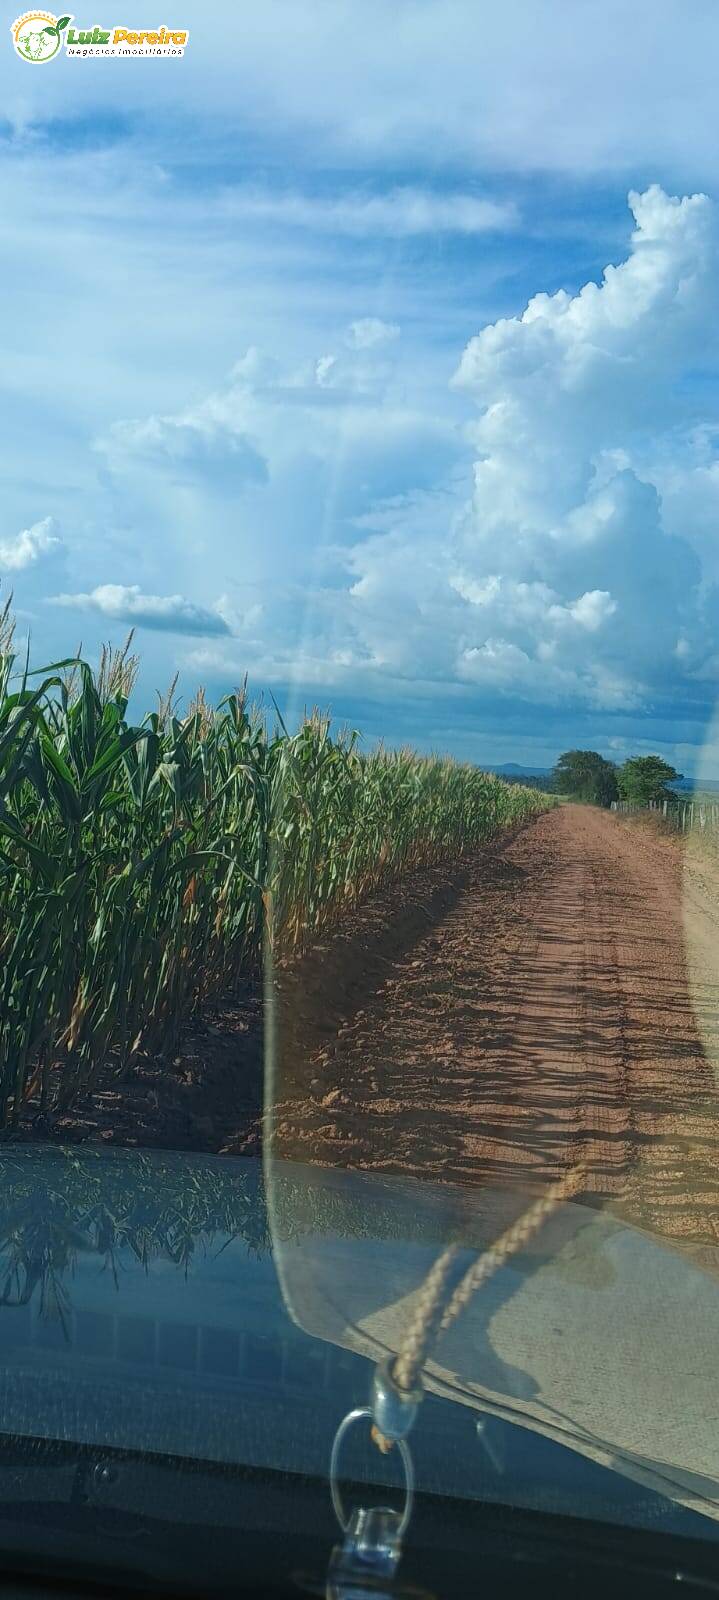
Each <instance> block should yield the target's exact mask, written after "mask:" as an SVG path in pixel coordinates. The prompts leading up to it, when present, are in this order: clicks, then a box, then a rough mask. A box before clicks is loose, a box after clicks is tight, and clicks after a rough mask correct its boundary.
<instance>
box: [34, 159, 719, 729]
mask: <svg viewBox="0 0 719 1600" xmlns="http://www.w3.org/2000/svg"><path fill="white" fill-rule="evenodd" d="M630 205H631V210H632V213H633V217H634V224H635V226H634V231H633V233H632V235H631V238H630V241H629V245H628V248H627V250H626V252H625V259H624V260H620V261H619V264H618V265H610V266H608V267H607V268H606V270H605V272H604V273H603V274H602V276H601V278H600V280H599V281H598V282H590V283H587V284H585V285H584V287H582V288H580V289H579V290H578V292H576V293H574V294H570V293H569V292H567V291H566V290H562V291H560V292H558V293H556V294H553V295H546V294H542V293H539V294H536V295H534V296H533V297H532V298H531V299H530V300H529V302H528V304H527V305H526V306H525V307H524V309H519V310H518V313H517V315H515V316H513V317H506V318H502V319H499V320H497V321H495V322H493V323H488V324H487V325H486V326H485V327H484V328H482V329H481V330H480V331H479V332H478V333H477V334H476V336H474V337H473V338H472V339H470V340H469V342H468V344H467V346H466V349H465V350H464V352H463V353H462V354H461V359H460V360H459V364H458V368H457V376H456V381H455V383H454V385H453V387H452V390H451V393H450V394H449V396H448V397H447V399H446V401H445V399H444V397H442V396H440V397H439V398H438V397H437V393H436V391H434V390H433V391H427V392H425V391H423V390H422V387H421V381H420V378H419V377H418V372H421V367H418V365H417V364H416V362H415V364H414V365H413V364H412V359H411V350H410V349H409V340H408V339H406V338H403V339H401V340H400V339H397V338H396V337H394V326H395V325H394V324H385V323H384V322H383V321H382V320H381V319H379V318H358V319H355V320H354V321H350V322H348V321H347V320H346V319H345V318H343V319H342V320H341V321H339V322H338V323H337V324H335V326H336V327H339V330H340V331H339V333H338V335H337V341H336V349H335V350H334V351H332V350H331V349H330V350H329V351H328V349H327V346H326V345H325V346H324V352H323V353H320V354H318V353H317V351H318V350H319V351H320V352H322V351H323V346H322V345H318V346H317V347H316V348H315V354H314V355H310V356H307V355H305V356H304V357H303V359H302V360H301V361H299V362H298V361H295V360H293V359H292V358H291V357H290V356H288V354H287V352H286V351H285V352H284V355H283V359H282V360H280V361H277V362H276V361H274V360H272V359H270V358H268V357H267V356H265V355H263V353H262V352H261V351H259V350H257V349H254V348H253V349H251V350H250V351H248V352H247V354H246V355H245V356H244V357H242V358H241V360H240V361H238V362H236V364H235V365H234V366H233V367H232V368H231V371H230V375H229V378H228V380H227V381H226V383H224V384H219V385H218V386H217V387H216V388H215V389H213V390H211V391H210V392H209V393H208V394H206V396H205V397H204V398H200V399H199V400H195V401H194V402H193V403H192V404H191V405H185V406H184V407H180V408H178V410H177V411H176V412H171V411H167V412H163V413H161V414H160V413H158V414H157V415H152V416H151V417H149V418H147V419H144V420H143V419H139V420H135V421H130V422H119V423H116V424H115V425H114V427H113V428H111V429H110V430H109V433H107V434H106V436H105V441H104V444H103V446H102V448H103V449H104V451H105V453H106V455H107V456H108V458H109V459H110V461H111V464H112V466H113V468H114V469H115V471H116V473H120V472H122V473H123V474H124V476H123V479H122V496H123V502H122V503H123V513H125V507H126V503H127V497H128V496H131V495H133V494H134V493H135V489H136V480H137V478H138V476H139V477H140V478H142V472H141V469H142V467H143V465H147V463H148V460H149V462H150V464H151V465H152V468H153V472H155V473H156V471H157V469H158V468H159V467H162V470H163V473H164V474H165V476H164V477H163V478H162V480H161V481H160V482H158V484H157V485H156V488H157V492H156V494H155V498H154V500H153V501H152V509H153V526H154V525H155V522H154V518H155V516H157V517H159V518H161V519H162V518H164V519H165V520H164V523H161V526H162V527H164V529H165V533H166V537H167V539H168V540H171V541H172V543H171V546H170V548H171V549H172V550H173V551H174V552H176V560H177V563H178V570H177V572H176V575H175V577H174V580H173V582H174V584H175V585H176V586H177V587H178V588H180V589H181V590H182V591H183V592H184V593H185V594H187V593H193V592H194V590H193V589H192V588H191V587H190V584H191V583H192V581H193V579H192V569H193V563H194V568H195V571H196V569H197V563H198V561H200V562H203V561H205V560H211V561H212V570H213V572H217V587H218V589H220V588H222V589H223V590H224V591H225V597H224V598H223V601H222V602H221V603H219V602H218V603H217V604H216V605H215V606H214V607H213V608H212V609H211V611H210V612H209V613H208V612H204V613H203V616H204V620H202V621H201V622H199V623H198V622H197V619H196V618H194V619H193V618H190V625H189V626H186V627H185V628H184V629H183V630H182V631H185V632H196V633H202V632H207V633H215V634H218V635H221V634H222V633H223V631H225V632H227V633H228V634H229V633H231V634H232V636H233V639H232V643H229V642H227V643H225V642H223V641H222V640H220V641H219V643H218V644H214V643H213V644H212V645H211V647H210V648H209V650H208V649H206V648H204V647H203V650H202V651H201V652H199V653H198V652H197V651H194V652H193V653H192V658H191V663H190V664H191V666H192V669H193V670H197V669H202V670H207V671H211V670H214V671H216V673H217V675H218V677H220V678H221V677H222V675H223V674H224V673H230V672H235V671H236V670H237V667H238V666H239V665H240V659H241V658H242V661H243V662H244V665H245V666H246V667H247V668H248V669H249V670H250V671H251V672H252V673H253V674H254V675H255V677H256V678H257V679H259V681H270V682H273V683H278V682H287V681H288V680H294V681H295V682H296V683H297V685H298V689H299V688H301V685H302V684H310V683H311V684H312V685H319V686H321V685H323V684H324V686H325V688H326V689H327V690H329V691H331V690H332V688H333V686H335V685H339V686H341V687H342V688H343V689H347V690H348V691H349V692H354V693H359V692H362V693H364V694H365V695H367V696H369V695H371V696H374V697H376V698H377V699H385V700H387V699H388V698H393V699H395V700H396V701H397V702H398V703H401V704H404V702H405V700H406V699H407V698H408V697H412V696H414V695H416V694H418V693H420V692H422V693H426V694H427V695H430V694H431V695H434V696H435V697H436V698H438V699H441V697H442V696H445V697H446V696H450V697H455V699H461V700H462V703H463V704H471V705H472V706H474V707H475V708H476V709H477V715H480V714H485V712H486V708H487V707H490V706H496V705H497V704H498V703H499V702H500V701H504V703H509V702H510V701H511V702H515V703H516V702H520V703H522V704H524V705H527V704H531V705H533V706H541V707H544V708H545V710H546V708H547V707H569V708H572V714H573V712H574V710H576V709H577V708H579V709H582V708H583V709H584V710H586V711H588V712H594V711H597V710H602V709H604V710H608V711H612V712H624V713H629V712H641V713H643V714H649V713H651V712H652V708H653V707H654V706H656V705H658V704H659V705H662V706H665V707H668V706H671V705H672V704H673V703H678V702H679V701H680V700H681V699H682V697H685V698H686V697H687V696H688V697H689V699H690V700H692V699H693V701H694V703H696V704H697V705H698V704H700V703H701V702H702V695H704V696H705V698H706V696H708V695H710V694H711V693H712V692H713V688H712V687H711V686H712V685H713V684H714V682H715V681H716V676H717V668H716V655H717V653H716V648H715V643H714V641H715V638H716V634H717V625H718V624H719V593H715V592H714V590H713V588H712V583H713V580H714V577H715V576H716V572H715V570H714V569H712V568H711V566H710V564H708V556H709V550H710V548H711V537H710V519H709V514H708V512H707V511H706V507H705V508H704V512H703V515H704V522H703V525H702V529H701V532H700V533H699V532H698V531H697V518H696V516H695V511H696V505H697V497H698V491H697V489H696V482H695V481H694V480H693V485H694V486H693V498H692V494H690V493H689V492H688V491H687V492H686V493H685V487H686V483H687V473H688V472H689V471H691V472H692V473H694V477H695V478H696V472H697V471H699V470H700V471H701V472H702V473H703V474H704V477H705V478H708V477H709V476H710V475H711V478H712V482H713V478H714V473H715V471H716V475H717V481H719V465H718V463H717V459H715V453H716V447H717V441H718V437H719V436H717V434H716V433H713V432H712V430H711V428H710V427H709V426H708V425H705V424H702V419H701V415H698V407H697V398H696V393H692V394H691V396H690V398H689V399H688V394H689V389H688V384H687V379H688V377H690V376H691V374H692V372H693V371H694V369H695V367H696V366H697V365H698V364H699V363H700V362H701V363H702V365H703V369H704V370H705V371H706V372H707V373H712V374H716V373H717V371H719V339H718V337H717V334H716V333H715V331H714V315H713V306H714V301H715V295H716V289H717V283H718V281H719V251H718V247H717V230H716V222H715V211H714V206H713V204H712V202H711V201H709V200H708V199H707V198H706V197H705V196H703V195H695V196H689V197H685V198H683V199H673V198H671V197H669V196H667V195H666V194H664V193H663V191H662V190H660V189H659V188H657V187H656V186H653V187H652V188H650V189H649V190H647V192H646V193H645V194H643V195H637V194H634V193H633V194H632V195H631V196H630ZM343 330H344V331H343ZM387 330H389V332H388V331H387ZM458 354H459V352H458ZM697 392H698V393H699V394H700V395H702V394H704V393H706V392H708V391H707V390H706V389H702V390H699V391H697ZM428 396H429V397H428ZM468 405H473V406H476V414H475V415H474V417H473V419H472V420H471V422H469V423H468V422H467V421H466V416H467V407H468ZM460 416H461V417H462V427H461V428H460V427H459V426H458V420H457V419H458V418H459V417H460ZM198 441H201V448H200V446H199V445H198ZM697 441H699V442H697ZM235 447H236V448H237V451H238V452H239V455H240V462H241V467H240V471H239V473H238V475H237V478H236V481H235V483H234V484H232V485H229V484H228V483H227V482H225V483H224V486H223V493H224V498H218V499H217V501H216V502H215V501H213V503H212V518H211V522H210V525H209V528H206V524H207V522H208V519H207V515H206V510H207V506H206V501H205V500H204V498H203V497H202V496H201V495H200V494H198V495H197V498H196V499H195V498H193V497H192V496H190V495H188V493H187V479H186V478H185V477H184V476H182V481H181V492H180V493H179V494H178V495H176V496H175V495H173V494H171V493H168V490H167V484H166V477H169V478H170V480H171V488H173V489H174V488H175V487H176V485H177V464H178V460H179V461H180V462H181V463H183V464H184V463H186V460H187V458H188V457H189V458H190V459H191V460H192V463H193V470H194V474H195V481H196V482H197V483H199V481H200V478H201V476H202V474H203V473H208V474H209V478H210V487H213V486H214V485H215V484H216V482H217V481H218V479H220V478H221V474H220V472H219V463H221V461H222V460H223V459H224V456H226V455H227V454H228V453H229V454H230V456H232V452H233V450H234V449H235ZM244 452H250V453H251V456H250V459H251V460H255V461H256V462H259V463H260V464H261V468H260V467H251V466H249V465H248V463H247V460H246V457H245V454H244ZM471 457H473V461H472V459H471ZM668 484H669V485H671V522H668V520H667V517H666V515H665V510H666V501H667V497H668V496H669V490H668V489H667V487H666V486H667V485H668ZM148 492H149V491H148ZM138 503H139V505H140V506H141V507H142V506H143V502H142V498H141V496H140V499H139V502H138ZM144 511H145V515H144V521H145V523H147V521H148V518H147V512H146V502H145V504H144ZM705 553H706V555H707V561H706V562H705V561H704V554H705ZM148 559H150V557H149V555H148ZM183 563H184V565H183ZM703 563H704V564H703ZM717 565H719V563H717ZM116 570H117V569H116ZM131 570H133V569H131ZM134 570H136V571H138V570H139V569H138V568H135V569H134ZM146 570H147V569H146V568H145V567H143V568H142V571H143V580H144V581H143V585H142V592H141V591H140V589H139V588H136V589H135V590H128V591H126V590H118V589H117V588H115V586H101V587H100V589H98V590H92V589H91V583H86V584H83V585H81V584H80V583H78V584H77V588H78V589H80V588H81V587H82V590H83V594H82V596H80V600H78V597H77V596H75V597H74V599H73V597H70V600H69V601H68V600H67V599H66V601H65V603H75V604H78V603H80V601H82V603H85V604H87V603H91V604H92V606H93V608H94V609H95V610H96V611H98V610H100V611H102V612H103V614H105V615H107V614H109V612H108V606H109V605H110V604H112V605H113V606H114V607H115V614H116V615H118V616H120V615H122V617H123V619H124V620H132V618H133V617H136V616H137V614H138V611H139V610H140V609H144V612H145V617H147V616H148V615H149V614H150V613H152V612H154V615H155V620H154V622H152V623H148V625H151V626H154V627H156V628H159V627H163V626H164V627H169V626H170V624H169V622H168V621H167V609H166V610H165V612H164V613H162V615H163V619H164V620H162V621H158V620H157V616H158V614H160V613H159V612H158V607H159V608H162V607H165V608H167V607H168V606H169V607H170V609H173V608H175V607H176V605H177V604H178V603H181V604H182V605H185V606H186V605H188V604H189V602H185V601H182V602H178V601H177V599H176V598H171V599H170V600H167V599H163V598H162V597H158V596H157V595H156V594H155V593H154V591H156V590H157V589H158V588H161V587H162V585H161V583H160V582H159V581H158V579H157V576H154V577H153V578H152V580H151V581H149V582H148V581H146V580H145V573H146ZM86 590H90V591H91V592H90V593H89V594H88V593H86V592H85V591H86ZM145 590H148V591H149V590H152V591H153V593H152V594H150V593H148V594H145V593H144V591H145ZM108 593H109V594H110V595H112V596H113V597H114V598H113V599H112V600H111V601H109V600H108V599H107V598H104V599H101V600H99V601H98V599H97V596H98V595H100V596H106V595H107V594H108ZM153 594H154V598H153ZM118 595H119V599H118ZM128 595H132V596H133V599H132V603H131V602H130V601H129V600H128V599H127V596H128ZM148 603H149V604H148ZM195 609H196V608H195ZM200 609H202V608H200ZM208 616H209V617H210V618H211V625H208V622H207V617H208ZM218 619H219V621H218ZM172 625H173V626H175V625H176V624H175V623H173V624H172ZM702 684H705V685H709V686H710V687H709V688H707V689H706V690H702V687H701V685H702ZM482 708H484V710H483V709H482Z"/></svg>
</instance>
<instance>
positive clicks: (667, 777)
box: [553, 750, 682, 806]
mask: <svg viewBox="0 0 719 1600" xmlns="http://www.w3.org/2000/svg"><path fill="white" fill-rule="evenodd" d="M681 776H682V774H681V772H677V771H675V769H674V767H672V766H670V765H669V762H668V761H663V760H662V757H661V756H632V757H631V759H630V760H628V761H625V762H624V763H623V765H622V766H617V765H616V764H615V763H614V762H613V761H607V760H606V759H605V757H604V756H600V755H599V753H598V752H597V751H596V750H565V752H564V754H563V755H561V756H560V757H559V760H558V761H557V764H556V766H555V768H554V773H553V787H554V789H555V791H556V793H557V794H564V795H569V796H571V798H572V799H573V800H583V801H585V802H586V803H588V804H590V805H595V806H611V804H612V801H614V800H628V801H630V802H631V803H632V804H634V805H641V806H646V805H649V804H650V802H652V801H657V802H661V801H663V800H671V799H674V798H676V797H675V796H674V795H673V794H672V791H671V789H670V787H669V786H670V784H672V783H677V782H679V780H680V779H681Z"/></svg>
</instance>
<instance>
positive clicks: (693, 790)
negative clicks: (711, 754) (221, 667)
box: [669, 778, 719, 794]
mask: <svg viewBox="0 0 719 1600" xmlns="http://www.w3.org/2000/svg"><path fill="white" fill-rule="evenodd" d="M669 788H670V789H674V790H676V792H677V794H699V793H701V794H719V778H681V779H680V781H679V782H678V783H670V785H669Z"/></svg>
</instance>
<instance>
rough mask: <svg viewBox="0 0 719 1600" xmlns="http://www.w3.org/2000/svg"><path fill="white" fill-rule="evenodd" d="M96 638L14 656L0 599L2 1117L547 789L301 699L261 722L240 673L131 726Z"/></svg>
mask: <svg viewBox="0 0 719 1600" xmlns="http://www.w3.org/2000/svg"><path fill="white" fill-rule="evenodd" d="M136 671H137V661H136V658H134V657H133V656H131V655H130V654H129V641H128V645H126V647H125V649H124V650H122V651H110V650H107V651H105V652H104V654H103V657H102V660H101V663H100V667H99V670H98V671H97V672H93V671H92V670H91V668H90V666H89V665H88V664H87V663H86V662H85V661H82V660H79V659H75V658H73V659H71V660H66V661H61V662H58V663H55V664H53V665H52V666H51V667H48V668H47V669H44V670H43V671H42V672H39V673H29V672H28V670H27V665H26V666H25V668H24V669H23V668H21V667H19V666H18V662H17V658H16V656H15V654H14V651H13V644H12V625H11V621H10V619H9V613H8V612H7V609H6V611H5V612H4V613H2V614H0V1128H1V1127H7V1126H8V1125H10V1126H12V1125H14V1124H16V1123H17V1121H18V1118H19V1116H20V1112H21V1109H22V1105H23V1102H24V1101H25V1100H26V1099H27V1098H28V1097H35V1098H37V1097H39V1101H40V1105H41V1108H42V1109H43V1110H44V1111H48V1110H50V1109H52V1105H51V1102H52V1104H54V1105H55V1106H59V1107H60V1108H62V1107H67V1106H69V1105H70V1104H72V1103H73V1102H74V1101H76V1100H77V1098H78V1097H79V1096H82V1095H83V1094H86V1093H88V1092H89V1091H91V1090H92V1088H93V1086H94V1085H95V1084H96V1082H97V1079H98V1076H99V1074H100V1073H101V1072H103V1071H105V1070H107V1069H108V1068H111V1069H112V1070H113V1071H114V1072H115V1073H116V1074H117V1076H118V1078H119V1079H120V1080H122V1078H123V1077H124V1076H126V1075H127V1074H128V1073H129V1072H130V1071H131V1069H132V1067H133V1064H134V1063H135V1061H136V1060H137V1058H138V1056H140V1055H141V1054H148V1053H149V1054H156V1055H157V1054H160V1055H162V1054H172V1053H173V1052H174V1051H175V1050H176V1048H177V1043H178V1039H179V1036H180V1032H181V1029H182V1027H183V1025H185V1024H186V1023H187V1021H188V1019H190V1018H192V1017H193V1016H196V1015H197V1013H198V1012H199V1011H201V1008H202V1006H203V1005H204V1004H205V1003H206V1002H207V1001H208V999H210V998H211V997H212V996H216V995H219V994H221V993H223V992H228V991H231V990H232V989H233V988H235V987H236V986H237V985H238V984H239V983H240V982H243V981H245V980H247V979H250V978H252V977H253V976H254V975H256V973H257V972H258V969H259V965H260V962H261V958H262V950H263V941H264V940H265V939H269V941H270V944H271V949H272V952H273V954H275V955H278V956H283V955H287V954H288V953H292V952H294V951H297V950H298V949H300V948H301V946H302V944H303V942H304V941H306V940H307V939H311V938H312V937H314V936H316V935H317V934H318V933H319V932H320V931H321V930H323V929H325V928H326V927H327V926H328V925H329V924H331V923H332V921H333V920H335V919H337V918H339V917H341V916H342V914H343V912H345V911H346V910H347V908H348V907H350V906H353V905H356V904H357V903H359V902H360V901H361V900H363V899H364V898H366V896H367V895H368V894H370V893H372V892H373V891H375V890H376V889H378V888H379V887H381V886H382V885H384V884H386V883H388V882H390V881H391V880H392V879H394V878H396V877H397V876H399V875H400V874H402V873H403V872H406V871H408V870H410V869H412V868H414V867H417V866H420V865H423V864H431V863H437V862H441V861H447V860H451V859H453V858H456V857H457V856H461V855H463V854H465V853H467V852H470V851H471V850H473V849H474V848H475V847H476V846H477V845H478V844H479V843H480V842H481V841H482V840H484V839H487V838H489V837H491V836H492V835H493V834H494V833H496V832H497V831H498V830H500V829H501V828H503V827H506V826H508V825H510V824H512V823H514V822H518V821H522V820H523V819H524V818H526V817H527V816H529V815H530V814H531V813H532V812H533V811H534V810H536V809H537V808H539V807H542V806H544V805H546V803H547V801H546V798H545V797H543V796H541V795H538V794H537V793H536V792H535V791H532V790H527V789H523V788H521V787H519V786H516V785H514V786H511V787H510V786H509V785H507V784H504V783H502V782H501V781H500V780H499V779H498V778H496V777H493V776H492V775H490V774H488V773H485V772H482V771H480V770H479V769H478V768H476V767H472V766H463V765H460V764H458V763H456V762H454V761H450V760H440V759H435V758H425V757H419V756H417V755H415V754H413V753H412V752H411V751H409V750H401V751H398V752H389V751H378V752H376V753H375V754H370V755H368V754H365V753H363V752H362V750H361V749H360V743H359V738H358V735H357V734H356V733H354V732H351V733H346V734H340V735H338V736H335V737H333V735H332V732H331V728H330V724H329V722H328V720H327V719H326V718H325V717H322V716H320V715H319V714H318V713H313V714H312V715H311V716H310V717H307V718H306V719H305V720H304V722H303V723H302V725H301V726H300V727H299V729H298V730H297V731H296V732H289V731H288V730H287V728H286V727H285V726H284V724H283V723H282V721H281V718H280V717H279V714H278V716H277V720H276V721H275V722H274V723H268V721H267V719H266V718H265V717H263V716H262V715H261V714H260V712H259V711H258V710H257V709H253V708H251V707H249V706H248V704H247V700H246V693H245V690H244V688H243V689H240V690H237V691H235V692H234V693H232V694H230V695H228V696H227V697H226V698H225V699H224V700H223V701H222V702H221V703H220V705H219V706H218V707H217V708H215V709H212V708H210V707H209V706H208V704H207V702H206V700H205V698H204V695H203V694H202V693H201V692H200V694H199V696H198V697H197V698H196V699H195V701H194V702H193V703H192V705H191V706H190V709H189V711H188V712H187V714H186V715H185V716H180V715H179V714H178V711H177V708H176V705H175V703H174V686H173V691H171V692H170V694H169V695H168V696H166V697H165V698H164V699H163V700H161V701H160V703H159V706H158V709H157V710H155V711H153V712H150V713H148V715H147V716H145V717H144V718H143V719H142V720H141V721H140V722H133V721H132V720H131V719H130V718H129V716H128V700H129V695H130V692H131V690H132V688H133V684H134V680H135V676H136Z"/></svg>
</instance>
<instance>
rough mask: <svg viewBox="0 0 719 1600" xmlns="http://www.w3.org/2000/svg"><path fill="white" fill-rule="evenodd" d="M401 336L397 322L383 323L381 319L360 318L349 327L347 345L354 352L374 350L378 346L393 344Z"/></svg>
mask: <svg viewBox="0 0 719 1600" xmlns="http://www.w3.org/2000/svg"><path fill="white" fill-rule="evenodd" d="M399 335H400V330H399V327H398V326H397V323H396V322H383V321H382V318H381V317H360V318H359V319H358V321H357V322H351V323H350V325H349V328H348V330H347V344H348V345H349V346H350V349H352V350H372V349H374V347H375V346H376V345H378V344H389V343H391V341H392V340H393V339H398V338H399Z"/></svg>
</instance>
